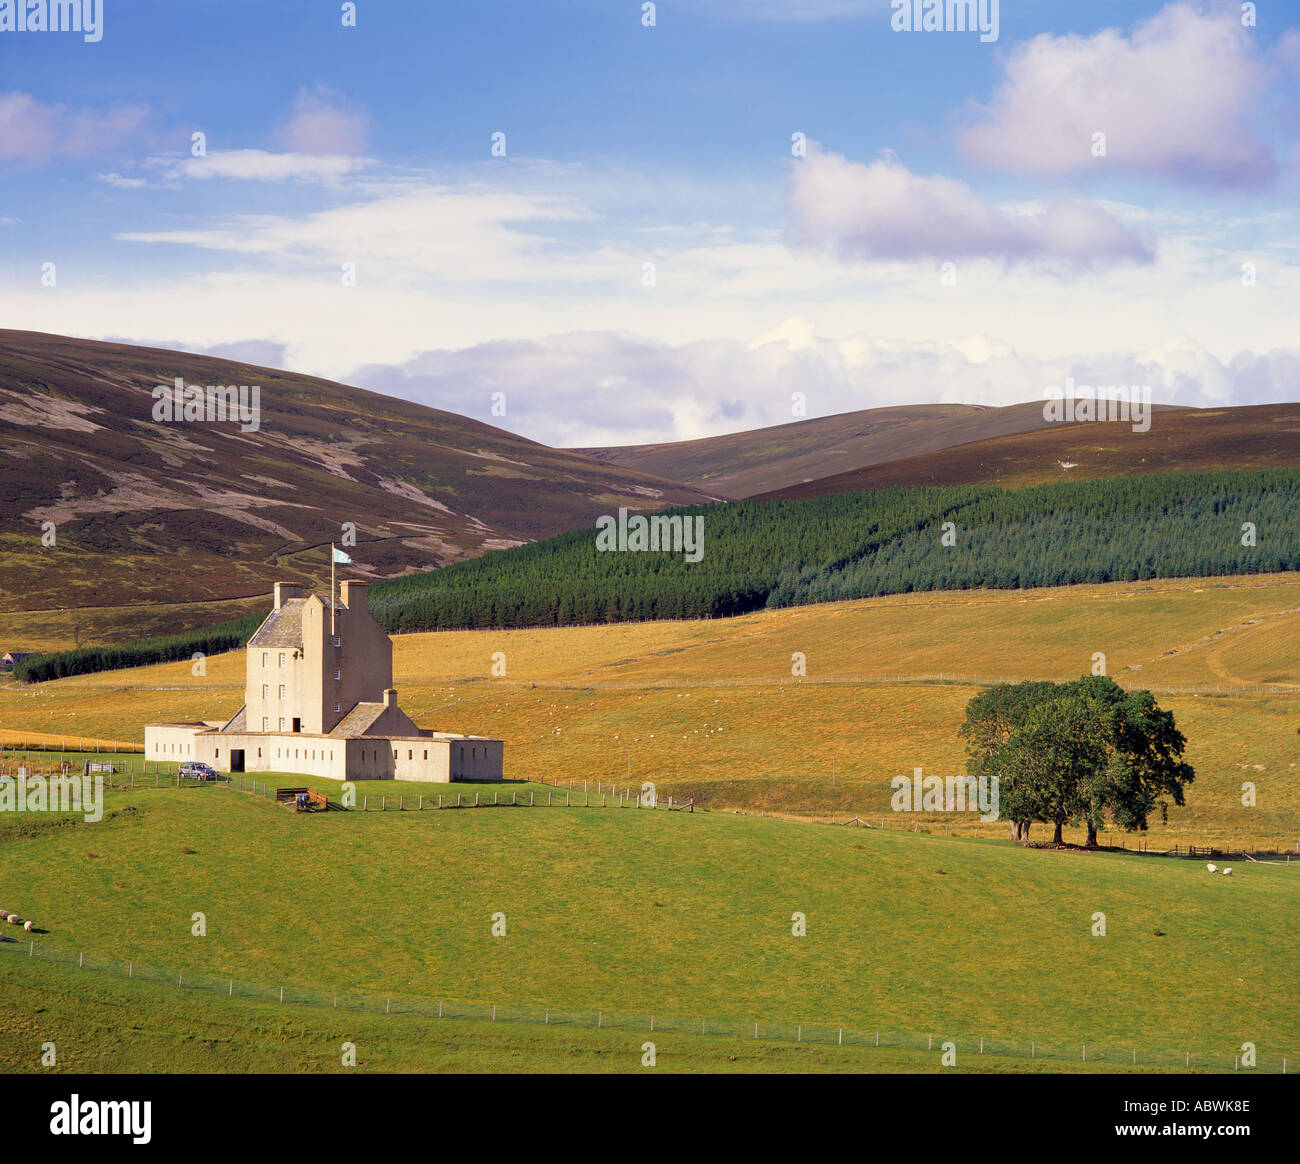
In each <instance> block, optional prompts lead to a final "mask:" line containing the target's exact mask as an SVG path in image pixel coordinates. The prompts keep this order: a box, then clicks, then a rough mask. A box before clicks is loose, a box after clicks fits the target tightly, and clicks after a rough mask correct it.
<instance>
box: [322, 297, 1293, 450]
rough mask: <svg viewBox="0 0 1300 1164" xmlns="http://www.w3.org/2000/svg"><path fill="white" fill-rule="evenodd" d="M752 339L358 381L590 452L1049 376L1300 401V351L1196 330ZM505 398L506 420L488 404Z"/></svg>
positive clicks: (1171, 394) (425, 364)
mask: <svg viewBox="0 0 1300 1164" xmlns="http://www.w3.org/2000/svg"><path fill="white" fill-rule="evenodd" d="M777 334H778V335H779V336H780V338H773V339H769V340H768V341H767V342H761V343H757V344H751V345H748V346H746V345H743V344H740V343H737V342H735V341H731V340H712V341H704V342H699V343H692V344H684V345H669V344H663V343H658V342H655V341H653V340H648V339H645V338H642V337H635V336H630V335H625V334H611V333H600V334H593V333H571V334H567V335H557V336H549V337H547V338H545V339H542V340H534V341H525V342H502V343H488V344H482V345H478V346H476V347H472V348H465V349H461V350H456V351H436V352H424V353H421V354H420V355H418V356H416V357H414V358H413V359H411V360H409V361H406V362H405V363H403V364H401V365H399V366H377V365H371V366H366V367H362V368H358V369H357V370H356V371H354V372H353V373H351V374H350V375H348V376H347V377H346V379H347V380H348V382H349V383H354V384H358V385H360V386H361V387H365V388H370V389H373V390H375V391H379V392H384V393H388V394H391V395H396V396H401V397H405V398H407V399H412V400H417V401H419V402H421V403H423V404H428V405H431V406H433V407H437V408H443V409H447V410H449V411H452V412H459V413H463V414H466V415H470V416H474V417H476V418H478V419H481V420H485V421H487V422H488V423H492V424H497V425H503V424H504V426H505V427H508V428H510V429H511V430H513V431H516V432H519V433H522V434H523V435H526V436H528V437H530V438H532V439H534V440H539V441H542V442H544V443H546V444H551V445H559V446H568V447H584V446H599V445H610V444H637V443H651V442H657V441H667V440H691V439H694V438H697V437H702V436H711V435H717V434H720V433H725V432H734V431H737V430H741V429H749V428H758V427H763V426H766V425H775V424H786V423H789V422H790V421H791V420H793V419H795V417H794V416H793V415H792V412H791V395H792V393H794V392H801V393H804V394H805V396H806V398H807V406H808V412H809V415H815V416H825V415H831V414H834V413H839V412H849V411H853V410H856V409H863V408H877V407H884V406H887V405H897V404H913V403H924V402H944V403H964V404H985V405H1003V404H1014V403H1017V402H1020V401H1033V400H1042V399H1043V398H1044V391H1045V389H1046V388H1047V387H1048V386H1050V385H1060V384H1063V383H1064V382H1065V380H1066V378H1067V377H1072V378H1073V379H1074V381H1075V383H1076V384H1088V385H1093V386H1097V385H1125V386H1132V387H1141V386H1149V387H1150V388H1151V391H1152V397H1153V399H1154V400H1155V401H1156V402H1157V403H1170V404H1186V405H1197V406H1205V405H1227V404H1245V403H1264V402H1272V401H1281V400H1290V399H1294V398H1295V389H1294V385H1295V382H1296V377H1297V375H1300V350H1279V351H1272V352H1266V353H1254V352H1242V353H1239V354H1238V355H1237V356H1235V357H1234V358H1233V359H1231V360H1229V361H1227V362H1224V361H1220V360H1219V359H1217V358H1216V357H1215V356H1213V355H1212V354H1210V353H1209V352H1206V351H1205V350H1204V349H1203V348H1201V347H1200V346H1199V345H1197V344H1195V343H1193V342H1192V341H1190V340H1188V339H1186V338H1178V339H1176V340H1174V341H1171V342H1170V343H1168V344H1165V345H1161V346H1160V347H1157V348H1154V349H1152V350H1150V351H1147V352H1143V353H1140V354H1126V353H1086V354H1078V355H1066V356H1062V357H1059V358H1053V359H1042V358H1035V357H1030V356H1026V355H1024V354H1023V353H1020V352H1017V351H1016V350H1015V349H1014V348H1012V347H1011V346H1010V345H1008V344H1005V343H1002V342H999V341H997V340H993V339H990V337H988V336H986V335H983V334H974V335H970V336H966V337H964V338H963V339H962V340H961V341H960V342H958V343H955V344H945V343H934V342H926V341H921V342H912V343H897V342H884V341H880V340H876V339H872V338H870V337H868V336H863V335H858V336H854V337H850V338H848V339H845V340H839V341H834V340H827V339H821V338H816V337H812V336H810V335H809V334H808V328H807V321H805V320H791V321H789V322H788V325H787V326H784V327H782V328H779V329H777ZM497 392H504V393H505V396H506V408H507V413H506V418H505V419H504V421H503V420H502V419H501V418H499V417H493V416H492V415H491V412H490V408H491V401H492V396H493V393H497Z"/></svg>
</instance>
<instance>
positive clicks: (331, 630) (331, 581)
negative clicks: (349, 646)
mask: <svg viewBox="0 0 1300 1164" xmlns="http://www.w3.org/2000/svg"><path fill="white" fill-rule="evenodd" d="M333 636H334V543H333V542H330V637H331V638H332V637H333Z"/></svg>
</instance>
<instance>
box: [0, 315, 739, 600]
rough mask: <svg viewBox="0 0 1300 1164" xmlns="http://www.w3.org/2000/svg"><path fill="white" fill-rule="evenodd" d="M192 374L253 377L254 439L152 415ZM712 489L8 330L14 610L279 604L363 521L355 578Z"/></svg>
mask: <svg viewBox="0 0 1300 1164" xmlns="http://www.w3.org/2000/svg"><path fill="white" fill-rule="evenodd" d="M178 377H179V378H182V379H183V381H184V382H185V383H186V384H192V385H199V386H207V385H230V384H239V385H256V386H258V388H259V397H260V399H259V403H260V410H261V412H260V419H259V423H258V424H257V426H256V430H255V431H246V430H245V427H246V426H241V424H240V423H238V422H237V421H233V422H224V423H223V422H218V423H208V422H191V423H160V422H158V421H156V420H155V419H154V417H153V406H154V404H155V401H154V398H153V395H152V393H153V389H154V388H155V387H156V386H157V385H160V384H162V385H169V386H170V385H173V384H174V383H175V380H176V379H177V378H178ZM711 500H713V497H712V495H711V494H709V493H707V492H704V491H701V490H699V489H696V488H694V487H692V486H687V485H679V484H677V483H676V482H673V481H667V480H664V479H662V478H658V477H655V476H653V475H650V474H647V473H643V472H640V471H638V470H635V469H629V468H624V467H621V466H617V465H609V464H601V463H599V462H594V461H592V460H590V459H589V458H585V457H581V456H578V455H576V454H574V453H569V452H565V451H563V450H558V449H551V448H547V447H546V446H545V445H541V444H538V443H537V442H535V441H531V440H528V439H526V438H525V437H521V436H517V435H515V434H513V433H509V432H506V431H504V430H502V429H498V428H493V427H492V426H491V425H487V424H483V423H481V422H479V421H476V420H471V419H469V418H467V417H464V416H458V415H456V414H455V413H451V412H445V411H441V410H439V409H435V408H427V407H425V406H423V405H420V404H415V403H412V402H410V401H405V400H398V399H394V398H392V397H387V396H381V395H379V394H377V393H374V392H368V391H366V390H364V389H362V388H354V387H349V386H347V385H343V384H336V383H334V382H332V381H329V380H322V379H319V378H316V377H311V376H300V375H297V374H294V373H290V372H283V371H277V370H275V369H271V368H262V367H256V366H251V365H248V364H242V363H239V362H234V361H230V360H221V359H215V358H211V357H207V356H198V355H191V354H189V353H186V352H178V351H169V350H166V349H161V348H145V347H134V346H131V345H127V344H117V343H101V342H97V341H92V340H83V339H72V338H68V337H63V336H54V335H45V334H41V333H37V332H20V331H0V549H3V551H4V552H3V554H2V555H0V612H3V611H5V610H18V609H23V610H36V609H47V608H54V609H59V608H65V607H86V606H96V607H102V606H107V605H126V604H131V603H140V602H160V601H166V602H184V601H195V600H198V601H210V600H215V599H228V598H231V597H235V596H257V595H260V596H262V597H263V598H264V597H265V595H266V594H268V593H269V592H270V588H271V583H272V582H274V581H275V580H277V579H286V580H298V581H303V582H306V583H308V584H310V583H312V582H318V581H319V580H320V579H321V578H322V577H323V576H324V577H327V576H328V574H329V566H328V557H329V549H328V547H329V544H330V543H331V542H341V541H343V535H344V528H345V527H344V523H353V525H354V526H355V530H356V543H357V544H356V546H355V548H352V549H351V551H350V552H351V554H352V558H353V563H354V567H353V573H354V576H355V575H356V574H360V575H362V576H368V577H371V578H382V577H387V576H391V575H394V574H400V573H402V572H404V571H407V570H413V569H424V568H429V567H432V566H436V565H440V564H443V563H446V562H452V561H456V560H460V559H464V558H467V557H472V556H475V555H477V554H480V553H482V552H484V551H485V550H489V549H494V548H499V547H505V546H511V545H517V544H519V543H522V542H526V541H529V540H533V539H537V538H546V537H550V536H552V535H553V534H556V533H560V532H561V531H563V530H567V529H574V528H576V527H579V526H587V525H590V524H592V523H594V521H595V520H596V518H597V517H599V516H600V515H602V514H606V513H610V512H615V511H617V508H618V507H619V506H620V505H626V506H633V507H639V508H656V507H659V506H663V505H674V504H676V505H680V504H697V505H699V504H706V503H708V502H710V501H711ZM45 523H52V526H46V525H45ZM51 529H52V530H53V537H54V544H53V545H51V544H48V542H49V538H48V536H47V537H46V539H45V544H43V542H42V534H43V532H45V533H47V534H48V532H49V531H50V530H51ZM214 621H216V620H214Z"/></svg>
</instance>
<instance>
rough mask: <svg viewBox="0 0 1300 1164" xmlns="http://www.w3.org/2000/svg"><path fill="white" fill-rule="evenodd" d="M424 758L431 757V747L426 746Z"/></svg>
mask: <svg viewBox="0 0 1300 1164" xmlns="http://www.w3.org/2000/svg"><path fill="white" fill-rule="evenodd" d="M424 758H425V759H426V760H427V759H428V758H429V749H428V748H425V749H424Z"/></svg>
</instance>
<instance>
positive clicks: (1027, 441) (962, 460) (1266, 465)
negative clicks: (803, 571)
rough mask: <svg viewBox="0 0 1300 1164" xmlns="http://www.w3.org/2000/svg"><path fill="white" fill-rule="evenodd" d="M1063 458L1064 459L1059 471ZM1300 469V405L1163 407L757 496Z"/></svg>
mask: <svg viewBox="0 0 1300 1164" xmlns="http://www.w3.org/2000/svg"><path fill="white" fill-rule="evenodd" d="M1062 462H1064V463H1065V464H1067V465H1071V466H1072V468H1070V469H1068V470H1066V469H1063V468H1062V467H1061V465H1062ZM1225 466H1232V467H1233V468H1235V469H1270V468H1282V467H1291V468H1295V467H1300V404H1261V405H1252V406H1249V407H1243V408H1209V409H1191V408H1180V409H1161V410H1158V411H1156V413H1155V414H1154V417H1153V419H1152V422H1151V429H1150V431H1149V432H1145V433H1135V432H1134V431H1133V427H1132V425H1131V424H1124V423H1121V422H1118V421H1113V422H1106V423H1099V424H1067V425H1053V426H1050V427H1047V428H1041V429H1038V430H1037V431H1033V432H1019V433H1009V434H1006V435H998V436H994V437H990V438H988V439H983V440H973V441H971V442H969V443H966V444H960V445H955V446H952V447H948V448H943V449H938V450H935V451H932V452H928V453H926V454H925V455H924V456H914V455H904V456H900V457H897V458H894V459H891V460H890V461H889V462H888V463H885V464H873V465H869V466H865V467H862V468H855V469H851V470H848V471H846V472H842V473H835V474H833V475H829V476H825V477H821V478H818V479H817V480H814V481H800V482H795V483H791V484H789V485H784V486H779V487H775V488H773V489H770V490H766V491H764V492H762V493H760V494H757V495H756V496H758V497H759V498H760V499H763V500H769V499H775V498H806V497H823V496H825V495H827V494H829V493H852V492H856V491H858V490H861V489H890V488H897V487H899V486H922V485H932V486H939V485H1001V486H1004V487H1018V486H1022V485H1040V484H1043V483H1046V482H1051V481H1061V480H1066V479H1068V480H1076V481H1077V480H1088V479H1092V478H1100V477H1123V476H1133V475H1147V474H1152V473H1171V472H1199V473H1203V472H1209V471H1212V470H1215V469H1221V468H1223V467H1225Z"/></svg>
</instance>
